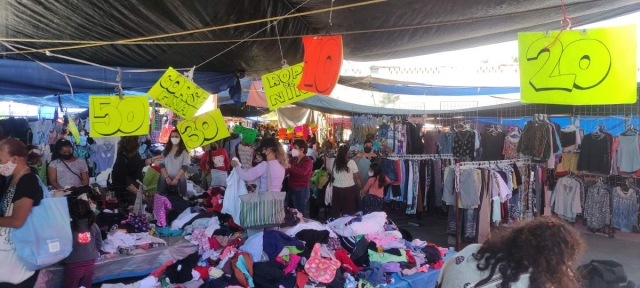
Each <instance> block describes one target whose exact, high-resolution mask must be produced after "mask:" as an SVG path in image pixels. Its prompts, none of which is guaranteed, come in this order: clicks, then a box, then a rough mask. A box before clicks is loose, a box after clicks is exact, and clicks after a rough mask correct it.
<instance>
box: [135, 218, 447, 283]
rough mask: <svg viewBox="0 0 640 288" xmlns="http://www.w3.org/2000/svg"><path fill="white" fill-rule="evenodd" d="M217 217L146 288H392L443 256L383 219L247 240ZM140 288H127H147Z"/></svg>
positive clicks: (306, 225)
mask: <svg viewBox="0 0 640 288" xmlns="http://www.w3.org/2000/svg"><path fill="white" fill-rule="evenodd" d="M220 217H226V216H225V214H219V215H218V216H216V217H211V218H208V219H207V218H203V219H202V221H199V222H197V223H196V222H195V221H194V222H192V224H191V226H192V228H191V229H189V230H188V231H191V233H190V234H189V233H186V232H187V230H186V229H185V231H184V232H183V233H184V234H189V235H185V237H186V239H188V240H189V241H191V243H194V244H197V245H198V247H199V249H198V251H197V252H196V253H194V254H192V255H189V256H188V257H186V258H184V259H181V260H178V261H175V262H173V261H170V262H167V263H166V264H165V266H163V267H161V268H160V269H159V270H157V271H156V272H154V273H153V274H152V275H151V276H150V277H153V279H151V280H155V282H154V281H150V280H149V279H145V280H146V281H147V282H146V283H151V282H154V285H155V286H148V287H211V288H213V287H215V288H219V287H258V288H259V287H265V288H279V287H286V288H289V287H291V288H293V287H336V288H338V287H340V288H342V287H349V288H355V287H378V286H382V285H386V284H389V283H391V282H392V279H393V277H392V276H393V275H396V277H398V276H397V275H400V277H401V276H402V275H413V274H416V273H422V272H427V271H428V270H429V268H431V269H439V268H441V267H442V265H443V264H444V262H443V256H444V255H445V254H446V253H447V252H448V249H446V248H440V247H437V246H436V245H433V244H430V243H427V242H424V241H421V240H418V239H405V238H407V237H406V236H407V235H405V238H403V233H401V232H400V231H399V229H398V228H397V227H396V225H394V224H393V223H392V222H390V221H388V220H387V215H386V214H385V213H384V212H375V213H371V214H367V215H361V214H357V215H354V216H344V217H342V218H339V219H335V220H330V221H329V222H327V223H326V224H322V223H319V222H305V221H304V220H303V221H299V222H298V223H297V224H295V226H291V227H286V228H280V229H278V230H265V231H263V232H260V233H257V234H255V235H252V236H251V237H248V238H247V239H246V240H244V238H242V235H243V234H242V233H241V232H240V231H236V230H233V229H234V228H233V227H231V226H228V224H229V223H228V222H226V223H225V222H222V221H221V220H220ZM221 223H224V224H223V225H222V224H221ZM218 225H220V226H218ZM205 226H207V227H206V228H204V227H205ZM409 237H410V236H409ZM140 284H141V283H140V282H139V283H136V284H132V285H138V286H131V287H146V286H143V285H140Z"/></svg>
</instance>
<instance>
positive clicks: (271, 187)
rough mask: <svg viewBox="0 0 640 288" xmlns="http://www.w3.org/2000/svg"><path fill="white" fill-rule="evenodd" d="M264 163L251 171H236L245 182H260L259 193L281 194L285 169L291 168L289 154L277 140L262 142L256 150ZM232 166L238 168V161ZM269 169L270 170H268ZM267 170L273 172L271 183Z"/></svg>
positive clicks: (269, 139)
mask: <svg viewBox="0 0 640 288" xmlns="http://www.w3.org/2000/svg"><path fill="white" fill-rule="evenodd" d="M256 151H258V153H260V156H261V157H262V159H264V161H262V162H260V164H258V165H257V166H255V167H253V168H251V169H249V170H244V169H236V172H237V173H238V176H239V177H240V178H241V179H242V180H244V181H254V180H257V179H258V180H257V181H258V190H257V191H259V192H281V190H282V181H283V180H284V175H285V169H287V168H289V162H288V159H287V154H286V153H285V152H284V148H282V145H280V144H279V143H278V142H277V141H276V139H275V138H267V139H264V140H262V143H260V146H259V147H258V149H256ZM267 163H268V164H267ZM231 166H233V167H234V168H235V167H238V166H240V163H238V161H235V160H234V161H231ZM267 167H268V168H267ZM267 169H269V171H270V172H271V173H270V174H271V182H269V181H268V180H267V178H268V175H267Z"/></svg>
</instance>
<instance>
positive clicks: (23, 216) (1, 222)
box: [0, 197, 33, 228]
mask: <svg viewBox="0 0 640 288" xmlns="http://www.w3.org/2000/svg"><path fill="white" fill-rule="evenodd" d="M32 207H33V199H31V198H27V197H23V198H22V199H20V200H18V201H16V202H14V203H13V213H12V214H11V216H8V217H0V227H7V228H20V227H22V225H24V222H25V221H27V217H29V213H31V208H32Z"/></svg>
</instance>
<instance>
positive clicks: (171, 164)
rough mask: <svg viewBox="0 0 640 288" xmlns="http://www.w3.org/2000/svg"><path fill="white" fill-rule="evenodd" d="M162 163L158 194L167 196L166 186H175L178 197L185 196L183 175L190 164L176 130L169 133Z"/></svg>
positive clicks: (185, 189) (187, 153)
mask: <svg viewBox="0 0 640 288" xmlns="http://www.w3.org/2000/svg"><path fill="white" fill-rule="evenodd" d="M162 156H164V161H163V162H162V163H161V164H160V168H161V171H160V179H158V193H160V194H162V195H166V194H167V188H168V186H177V187H178V190H179V191H180V195H182V196H186V195H187V179H186V177H185V176H186V175H185V173H187V169H188V168H189V165H190V164H191V156H189V152H188V151H187V149H186V147H185V146H184V142H182V138H180V133H179V132H178V130H173V131H171V136H170V138H169V142H167V145H165V146H164V151H163V152H162Z"/></svg>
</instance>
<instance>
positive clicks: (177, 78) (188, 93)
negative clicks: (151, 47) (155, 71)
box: [147, 67, 209, 119]
mask: <svg viewBox="0 0 640 288" xmlns="http://www.w3.org/2000/svg"><path fill="white" fill-rule="evenodd" d="M147 94H149V96H150V97H151V98H153V99H154V100H156V101H158V103H160V104H162V106H164V107H166V108H168V109H170V110H171V111H173V112H175V113H176V114H178V115H180V117H182V118H184V119H190V118H193V116H194V115H196V112H197V111H198V109H200V107H201V106H202V104H204V101H206V100H207V98H209V93H207V92H206V91H204V90H203V89H202V88H200V87H198V85H196V84H195V83H193V82H191V81H189V79H187V78H185V77H184V76H182V74H180V72H178V71H176V70H175V69H173V68H171V67H169V69H167V72H165V73H164V75H162V77H161V78H160V80H158V82H156V84H155V85H153V87H151V89H150V90H149V92H147Z"/></svg>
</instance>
